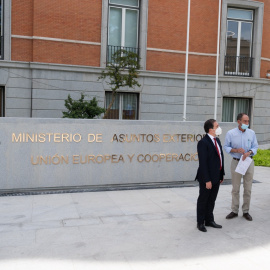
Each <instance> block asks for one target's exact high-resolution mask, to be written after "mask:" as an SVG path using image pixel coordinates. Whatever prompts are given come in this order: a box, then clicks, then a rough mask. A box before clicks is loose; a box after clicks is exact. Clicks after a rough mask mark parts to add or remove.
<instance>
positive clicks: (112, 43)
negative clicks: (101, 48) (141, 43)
mask: <svg viewBox="0 0 270 270" xmlns="http://www.w3.org/2000/svg"><path fill="white" fill-rule="evenodd" d="M139 4H140V3H139V0H109V20H108V46H107V63H108V62H111V56H112V55H113V54H114V53H115V52H116V51H118V50H119V49H124V50H126V51H132V52H135V53H137V54H138V55H139V48H138V40H139V8H140V6H139Z"/></svg>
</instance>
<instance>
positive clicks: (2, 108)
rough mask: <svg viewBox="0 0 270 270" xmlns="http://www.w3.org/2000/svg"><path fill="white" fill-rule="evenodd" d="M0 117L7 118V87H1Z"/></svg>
mask: <svg viewBox="0 0 270 270" xmlns="http://www.w3.org/2000/svg"><path fill="white" fill-rule="evenodd" d="M0 96H1V97H0V102H1V104H0V117H5V87H4V86H0Z"/></svg>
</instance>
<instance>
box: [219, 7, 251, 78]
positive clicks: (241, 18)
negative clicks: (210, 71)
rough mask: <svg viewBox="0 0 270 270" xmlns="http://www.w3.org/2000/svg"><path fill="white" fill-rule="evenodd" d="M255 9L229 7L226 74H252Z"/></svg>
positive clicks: (247, 75)
mask: <svg viewBox="0 0 270 270" xmlns="http://www.w3.org/2000/svg"><path fill="white" fill-rule="evenodd" d="M253 21H254V12H253V10H246V9H236V8H228V13H227V38H226V41H227V43H226V55H225V67H224V70H225V75H230V76H246V77H251V76H252V36H253Z"/></svg>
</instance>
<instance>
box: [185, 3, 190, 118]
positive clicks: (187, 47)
mask: <svg viewBox="0 0 270 270" xmlns="http://www.w3.org/2000/svg"><path fill="white" fill-rule="evenodd" d="M189 24H190V0H188V18H187V44H186V68H185V92H184V113H183V121H186V113H187V76H188V53H189Z"/></svg>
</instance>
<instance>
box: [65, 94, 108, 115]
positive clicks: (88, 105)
mask: <svg viewBox="0 0 270 270" xmlns="http://www.w3.org/2000/svg"><path fill="white" fill-rule="evenodd" d="M84 97H85V96H84V94H83V93H81V98H80V99H79V100H73V99H72V98H71V97H70V95H68V98H67V99H66V100H65V107H66V108H67V110H68V111H67V112H63V118H77V119H78V118H81V119H93V118H95V117H96V116H99V115H101V114H102V113H104V112H105V111H106V110H105V109H104V108H101V107H99V106H98V102H97V100H96V98H95V97H94V98H93V99H91V100H90V101H84Z"/></svg>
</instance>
